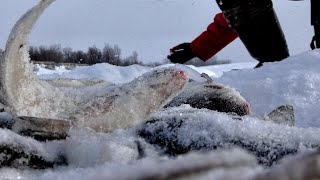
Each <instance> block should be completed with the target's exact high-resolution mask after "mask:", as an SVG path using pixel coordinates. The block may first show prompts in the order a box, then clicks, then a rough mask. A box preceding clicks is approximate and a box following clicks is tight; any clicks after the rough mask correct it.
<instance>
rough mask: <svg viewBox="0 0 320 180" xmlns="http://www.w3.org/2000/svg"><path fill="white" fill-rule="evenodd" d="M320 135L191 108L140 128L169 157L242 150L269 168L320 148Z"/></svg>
mask: <svg viewBox="0 0 320 180" xmlns="http://www.w3.org/2000/svg"><path fill="white" fill-rule="evenodd" d="M319 133H320V129H318V128H298V127H288V126H284V125H278V124H273V123H271V122H267V121H263V120H261V119H257V118H253V117H249V116H245V117H243V118H242V120H235V119H233V118H232V116H230V115H227V114H224V113H218V112H214V111H209V110H198V109H193V108H191V107H189V108H188V107H178V108H171V109H166V110H162V111H160V112H157V113H156V114H155V115H154V116H152V117H151V118H150V119H149V122H147V123H146V124H144V125H142V126H141V127H140V128H138V134H139V135H140V136H141V137H144V138H145V139H146V141H148V142H150V143H151V144H155V145H158V146H160V147H162V148H163V149H164V152H165V153H166V154H172V155H177V154H182V153H186V152H189V151H192V150H200V151H208V150H212V149H229V148H232V147H235V146H239V147H241V148H244V149H247V150H248V151H250V152H251V153H253V154H255V155H256V156H257V157H258V160H259V163H261V164H264V165H267V166H270V165H272V164H274V163H275V162H277V161H278V160H279V159H281V158H283V157H284V156H286V155H290V154H296V153H298V152H301V151H304V150H306V149H312V148H317V147H319V145H320V139H319Z"/></svg>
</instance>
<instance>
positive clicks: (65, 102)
mask: <svg viewBox="0 0 320 180" xmlns="http://www.w3.org/2000/svg"><path fill="white" fill-rule="evenodd" d="M53 1H54V0H42V1H40V2H39V4H38V5H36V6H35V7H33V8H32V9H30V10H29V11H28V12H27V13H26V14H24V15H23V16H22V17H21V18H20V20H19V21H18V22H17V23H16V24H15V26H14V27H13V29H12V31H11V34H10V36H9V38H8V41H7V44H6V49H5V51H4V53H3V55H2V56H1V60H0V73H1V76H0V102H1V103H2V104H3V105H4V107H5V110H6V111H7V112H9V113H11V114H12V115H13V116H14V117H23V118H21V119H23V120H20V121H19V123H17V125H16V126H17V128H18V129H20V130H24V128H27V129H28V127H30V125H32V124H33V126H32V128H33V129H34V131H39V132H42V131H51V132H54V133H57V134H59V133H62V134H63V133H66V131H67V130H68V129H69V128H70V127H71V126H74V127H89V128H92V129H94V130H96V131H99V132H110V131H112V130H114V129H116V128H128V127H132V126H134V125H136V124H137V123H139V122H141V121H143V120H144V119H145V118H146V117H148V116H149V115H150V114H151V113H153V112H155V111H157V110H158V109H160V108H161V107H163V106H164V105H165V104H167V103H168V102H169V101H170V100H171V99H172V98H173V97H175V96H176V95H177V94H179V93H180V91H181V90H182V89H183V88H184V86H185V85H186V83H187V81H188V80H187V77H186V75H185V73H184V72H183V71H181V70H175V69H168V68H165V69H158V70H155V71H152V72H149V73H147V74H144V75H142V76H140V77H138V78H136V79H135V80H133V81H132V82H130V83H127V84H123V85H121V86H110V84H109V83H97V84H96V85H92V86H85V87H82V88H78V87H64V86H61V85H60V86H54V84H52V83H49V82H46V81H41V80H39V79H38V78H37V76H36V75H35V74H34V73H33V71H32V65H31V64H30V63H29V53H28V51H27V50H28V46H27V41H28V36H29V34H30V32H31V30H32V27H33V25H34V24H35V23H36V21H37V19H38V18H39V17H40V15H41V14H42V13H43V11H44V10H45V9H46V8H47V7H48V6H49V5H50V4H51V3H52V2H53ZM30 119H31V121H30ZM48 119H49V120H48Z"/></svg>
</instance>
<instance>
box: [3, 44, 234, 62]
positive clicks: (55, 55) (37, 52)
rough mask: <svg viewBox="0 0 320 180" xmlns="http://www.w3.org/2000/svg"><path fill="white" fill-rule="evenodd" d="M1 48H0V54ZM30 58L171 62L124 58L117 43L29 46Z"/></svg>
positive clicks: (34, 59) (135, 53)
mask: <svg viewBox="0 0 320 180" xmlns="http://www.w3.org/2000/svg"><path fill="white" fill-rule="evenodd" d="M2 53H3V50H2V49H0V54H2ZM29 53H30V58H31V60H32V61H40V62H43V61H47V62H54V63H76V64H88V65H92V64H96V63H109V64H113V65H117V66H129V65H133V64H139V65H144V66H159V65H162V64H167V63H171V62H170V61H169V59H164V60H163V61H162V62H153V63H148V64H145V63H143V62H141V61H139V60H138V53H137V52H136V51H133V53H132V54H131V55H130V56H128V57H125V58H122V57H121V49H120V48H119V46H118V45H114V46H111V45H109V44H105V46H104V47H103V48H102V49H99V48H97V47H96V46H92V47H89V48H88V50H87V51H85V52H84V51H81V50H77V51H74V50H73V49H72V48H69V47H66V48H61V46H60V45H52V46H39V47H34V46H30V48H29ZM230 63H231V60H221V59H219V60H218V59H217V56H213V57H212V58H211V59H209V60H208V61H206V62H203V61H202V60H200V59H199V58H194V59H192V60H190V61H188V62H187V63H185V64H186V65H194V66H210V65H217V64H230Z"/></svg>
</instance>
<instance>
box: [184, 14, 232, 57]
mask: <svg viewBox="0 0 320 180" xmlns="http://www.w3.org/2000/svg"><path fill="white" fill-rule="evenodd" d="M237 37H238V35H237V33H236V32H235V31H234V30H233V29H231V28H230V27H229V26H228V23H227V21H226V19H225V18H224V16H223V14H222V13H219V14H217V15H216V16H215V18H214V22H213V23H211V24H210V25H209V26H208V28H207V31H205V32H203V33H202V34H201V35H200V36H198V37H197V38H196V39H195V40H193V41H192V42H191V45H190V47H191V51H192V52H193V53H194V54H195V56H197V57H199V58H200V59H201V60H203V61H206V60H208V59H210V58H211V57H212V56H214V55H215V54H216V53H218V52H219V51H220V50H221V49H223V48H224V47H226V46H227V45H228V44H229V43H231V42H232V41H233V40H235V39H236V38H237Z"/></svg>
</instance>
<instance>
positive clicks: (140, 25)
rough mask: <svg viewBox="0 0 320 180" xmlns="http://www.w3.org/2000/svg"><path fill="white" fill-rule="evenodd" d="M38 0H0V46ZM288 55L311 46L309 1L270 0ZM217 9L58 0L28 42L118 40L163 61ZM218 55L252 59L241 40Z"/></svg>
mask: <svg viewBox="0 0 320 180" xmlns="http://www.w3.org/2000/svg"><path fill="white" fill-rule="evenodd" d="M38 1H39V0H27V1H26V0H1V6H0V24H1V26H0V48H2V49H4V46H5V42H6V40H7V36H8V35H9V32H10V29H11V28H12V26H13V25H14V23H15V22H16V20H18V18H19V17H20V16H21V15H22V14H23V13H24V12H25V11H27V10H28V9H29V8H31V7H32V6H33V5H35V4H37V3H38ZM274 7H275V10H276V12H277V13H278V17H279V19H280V23H281V25H282V28H283V30H284V33H285V35H286V38H287V41H288V45H289V49H290V52H291V54H292V55H294V54H298V53H301V52H303V51H306V50H309V43H310V39H311V36H312V27H311V26H310V10H309V9H310V7H309V1H308V0H305V1H298V2H293V1H288V0H274ZM218 12H219V9H218V7H217V6H216V4H215V0H56V2H54V3H53V4H52V5H51V6H50V7H49V8H48V9H47V10H46V12H45V13H44V15H43V16H42V17H41V19H40V20H39V21H38V23H37V25H36V27H35V29H34V30H33V32H32V34H31V37H30V44H31V45H52V44H61V45H62V47H71V48H73V49H75V50H77V49H81V50H86V49H87V48H88V47H89V46H92V45H96V46H97V47H99V48H102V47H103V46H104V43H109V44H111V45H113V44H118V45H119V47H120V48H121V49H122V52H123V56H127V55H129V54H131V53H132V51H137V52H138V54H139V59H141V60H143V61H144V62H148V61H150V62H155V61H162V60H163V59H164V58H165V57H166V55H167V54H168V52H169V50H168V49H169V48H170V47H172V46H174V45H176V44H179V43H182V42H190V41H192V40H193V39H194V38H196V37H197V36H198V35H199V34H200V33H201V32H202V31H204V30H205V29H206V27H207V25H208V24H209V23H211V21H212V20H213V17H214V15H215V14H216V13H218ZM217 55H218V58H219V59H231V60H232V61H233V62H245V61H254V60H253V59H252V58H251V57H250V55H249V54H248V52H247V51H246V49H245V48H244V46H243V45H242V43H241V42H240V40H236V41H235V42H233V43H232V44H231V45H229V46H228V47H227V48H225V49H224V50H222V51H221V52H220V53H219V54H217Z"/></svg>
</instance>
